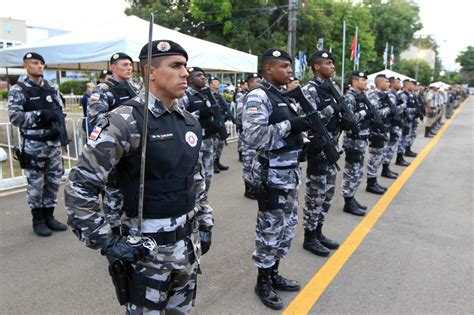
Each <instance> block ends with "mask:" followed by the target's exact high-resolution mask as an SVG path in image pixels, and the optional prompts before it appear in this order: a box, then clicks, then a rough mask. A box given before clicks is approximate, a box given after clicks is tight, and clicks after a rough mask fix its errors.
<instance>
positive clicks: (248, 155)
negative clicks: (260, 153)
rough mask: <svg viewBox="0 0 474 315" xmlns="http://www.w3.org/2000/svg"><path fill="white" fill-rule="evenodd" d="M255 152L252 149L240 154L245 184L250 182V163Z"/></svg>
mask: <svg viewBox="0 0 474 315" xmlns="http://www.w3.org/2000/svg"><path fill="white" fill-rule="evenodd" d="M256 155H257V151H255V150H253V149H246V150H245V151H243V152H242V177H243V179H244V181H245V182H248V183H251V182H252V177H251V173H252V163H253V159H254V157H255V156H256Z"/></svg>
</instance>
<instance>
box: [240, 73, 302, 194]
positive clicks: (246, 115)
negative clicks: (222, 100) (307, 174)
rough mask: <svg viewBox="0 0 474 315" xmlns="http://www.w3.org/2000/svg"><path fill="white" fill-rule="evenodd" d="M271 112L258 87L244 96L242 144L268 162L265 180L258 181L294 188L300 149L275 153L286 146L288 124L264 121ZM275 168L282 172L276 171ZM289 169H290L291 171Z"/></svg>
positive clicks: (265, 97)
mask: <svg viewBox="0 0 474 315" xmlns="http://www.w3.org/2000/svg"><path fill="white" fill-rule="evenodd" d="M262 82H265V80H262ZM296 110H297V109H296ZM272 112H273V106H272V104H271V102H270V99H269V98H268V96H267V93H265V91H264V90H263V89H262V88H261V87H259V88H256V89H254V90H252V91H250V92H249V93H248V94H247V96H246V97H245V100H244V109H243V112H242V126H243V136H244V139H245V143H246V145H247V146H248V148H249V149H253V150H256V151H257V152H258V155H259V156H260V157H262V158H265V159H267V160H268V163H269V169H268V174H267V175H266V176H265V177H266V178H261V179H260V180H264V181H266V184H267V185H268V186H270V187H274V188H279V189H295V188H297V187H298V185H299V179H300V178H301V170H300V167H299V163H298V157H299V155H300V153H301V150H290V151H286V152H276V150H278V149H281V148H284V147H285V146H286V141H285V138H286V137H288V135H289V134H290V130H291V125H290V122H289V121H288V120H284V121H281V122H278V123H276V124H269V123H268V120H269V117H270V115H271V114H272ZM279 167H283V168H284V169H279ZM291 167H294V169H293V170H291Z"/></svg>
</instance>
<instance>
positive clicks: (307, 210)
mask: <svg viewBox="0 0 474 315" xmlns="http://www.w3.org/2000/svg"><path fill="white" fill-rule="evenodd" d="M309 163H313V162H312V161H311V160H310V159H308V167H309ZM319 174H320V175H316V174H307V175H306V191H305V197H304V199H305V204H304V207H303V214H304V216H303V226H304V228H305V230H310V231H314V230H315V229H316V227H317V225H318V223H323V222H324V220H325V218H326V215H327V213H328V211H329V208H330V207H331V202H332V199H333V197H334V192H335V188H336V175H337V169H336V166H335V165H328V166H327V167H324V169H322V170H321V171H320V172H319Z"/></svg>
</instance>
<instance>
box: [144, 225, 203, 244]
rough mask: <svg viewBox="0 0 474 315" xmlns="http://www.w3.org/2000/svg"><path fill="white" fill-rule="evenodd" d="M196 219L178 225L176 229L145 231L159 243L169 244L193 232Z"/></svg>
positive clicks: (146, 234)
mask: <svg viewBox="0 0 474 315" xmlns="http://www.w3.org/2000/svg"><path fill="white" fill-rule="evenodd" d="M194 223H195V220H194V219H193V220H191V221H188V222H187V223H186V224H185V225H184V226H180V227H178V228H177V229H176V230H174V231H169V232H157V233H143V234H144V235H145V236H149V237H151V238H153V239H154V240H155V241H156V244H157V245H168V244H173V243H176V242H178V241H181V240H184V239H186V238H187V237H188V236H189V235H191V234H192V233H193V230H194Z"/></svg>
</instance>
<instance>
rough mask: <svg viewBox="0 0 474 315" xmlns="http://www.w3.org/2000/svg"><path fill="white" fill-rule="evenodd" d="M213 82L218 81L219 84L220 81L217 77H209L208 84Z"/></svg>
mask: <svg viewBox="0 0 474 315" xmlns="http://www.w3.org/2000/svg"><path fill="white" fill-rule="evenodd" d="M214 80H217V81H219V82H220V81H221V80H219V78H218V77H210V78H209V82H212V81H214Z"/></svg>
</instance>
